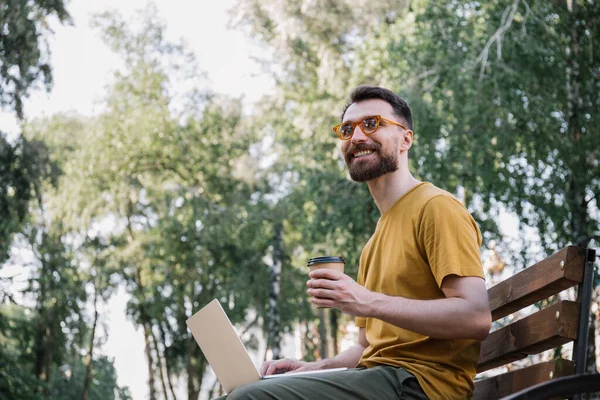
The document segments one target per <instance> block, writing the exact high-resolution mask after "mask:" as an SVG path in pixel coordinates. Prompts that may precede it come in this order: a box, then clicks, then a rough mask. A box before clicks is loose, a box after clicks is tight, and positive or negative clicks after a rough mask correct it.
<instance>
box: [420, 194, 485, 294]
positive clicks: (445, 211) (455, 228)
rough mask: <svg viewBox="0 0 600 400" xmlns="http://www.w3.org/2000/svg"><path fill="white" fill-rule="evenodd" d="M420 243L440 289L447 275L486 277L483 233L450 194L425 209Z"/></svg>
mask: <svg viewBox="0 0 600 400" xmlns="http://www.w3.org/2000/svg"><path fill="white" fill-rule="evenodd" d="M418 231H419V242H420V245H421V246H422V250H423V251H424V252H425V255H426V257H427V262H428V263H429V266H430V267H431V272H432V273H433V276H434V277H435V280H436V282H437V284H438V286H439V287H440V288H441V287H442V281H443V280H444V278H445V277H446V276H448V275H458V276H477V277H480V278H484V275H483V267H482V265H481V258H480V253H479V248H480V246H481V232H480V231H479V227H478V226H477V223H476V222H475V220H474V219H473V217H472V216H471V214H469V212H468V211H467V209H466V208H465V207H464V206H463V205H462V204H461V203H460V202H458V200H456V199H454V198H453V197H451V196H450V195H439V196H436V197H434V198H432V199H431V200H429V201H428V202H427V203H426V205H425V206H424V207H423V210H422V215H421V218H420V224H419V227H418Z"/></svg>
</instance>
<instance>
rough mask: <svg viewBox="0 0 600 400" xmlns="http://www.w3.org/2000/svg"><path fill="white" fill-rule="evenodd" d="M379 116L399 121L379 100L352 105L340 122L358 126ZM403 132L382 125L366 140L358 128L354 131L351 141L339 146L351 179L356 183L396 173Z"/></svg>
mask: <svg viewBox="0 0 600 400" xmlns="http://www.w3.org/2000/svg"><path fill="white" fill-rule="evenodd" d="M373 115H381V116H382V117H384V118H387V119H390V120H392V121H398V122H402V121H399V120H398V117H397V116H396V115H395V114H394V111H393V109H392V106H391V105H390V104H389V103H387V102H385V101H383V100H380V99H372V100H364V101H361V102H358V103H354V104H352V105H351V106H350V107H349V108H348V110H346V114H344V120H343V122H358V121H360V120H362V119H363V118H365V117H369V116H373ZM402 133H403V132H402V128H399V127H397V126H394V125H391V124H387V123H386V122H385V121H381V124H380V126H379V129H377V131H376V132H375V133H374V134H372V135H370V136H367V135H365V134H364V133H363V132H362V131H361V129H360V127H358V126H357V127H356V128H355V130H354V135H353V136H352V138H351V139H350V140H346V141H344V142H342V153H343V154H344V159H345V160H346V165H348V170H349V172H350V177H351V178H352V179H353V180H355V181H357V182H367V181H370V180H373V179H377V178H379V177H380V176H383V175H385V174H387V173H390V172H394V171H396V170H397V169H398V156H399V154H400V151H399V150H400V142H401V138H400V136H399V135H402Z"/></svg>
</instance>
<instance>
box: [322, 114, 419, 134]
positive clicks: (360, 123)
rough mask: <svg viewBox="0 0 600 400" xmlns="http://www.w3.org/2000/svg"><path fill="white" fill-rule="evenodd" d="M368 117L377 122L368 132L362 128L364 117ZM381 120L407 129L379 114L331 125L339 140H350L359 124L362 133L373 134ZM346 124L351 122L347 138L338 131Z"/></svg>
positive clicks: (406, 129) (405, 128)
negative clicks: (350, 133)
mask: <svg viewBox="0 0 600 400" xmlns="http://www.w3.org/2000/svg"><path fill="white" fill-rule="evenodd" d="M368 118H375V121H376V123H377V126H376V127H375V130H374V131H373V132H369V133H367V132H365V130H364V129H363V122H365V119H368ZM382 120H383V121H385V122H387V123H390V124H392V125H396V126H399V127H400V128H402V129H404V130H405V131H408V130H409V129H408V128H407V127H405V126H404V125H402V124H399V123H398V122H396V121H392V120H389V119H387V118H383V117H382V116H381V115H369V116H368V117H364V118H363V119H361V120H360V121H358V122H342V123H341V124H338V125H336V126H334V127H333V131H334V132H335V134H336V135H337V136H338V138H340V140H350V139H351V138H352V135H354V130H355V129H356V127H357V126H360V130H361V131H362V133H364V134H365V135H367V136H371V135H372V134H374V133H375V132H377V129H379V126H380V123H381V121H382ZM347 124H352V135H350V136H348V137H347V138H343V137H342V135H341V133H340V128H341V127H342V126H343V125H347Z"/></svg>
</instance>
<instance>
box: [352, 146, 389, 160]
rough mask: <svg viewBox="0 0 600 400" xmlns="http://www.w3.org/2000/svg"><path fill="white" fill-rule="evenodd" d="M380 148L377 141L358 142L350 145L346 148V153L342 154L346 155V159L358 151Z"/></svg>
mask: <svg viewBox="0 0 600 400" xmlns="http://www.w3.org/2000/svg"><path fill="white" fill-rule="evenodd" d="M380 148H381V145H380V144H377V143H369V144H367V143H358V144H354V145H351V146H350V147H348V149H346V154H345V155H344V156H345V157H346V159H349V158H352V154H354V153H356V152H359V151H365V150H373V151H378V150H379V149H380Z"/></svg>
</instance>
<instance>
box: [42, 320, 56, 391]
mask: <svg viewBox="0 0 600 400" xmlns="http://www.w3.org/2000/svg"><path fill="white" fill-rule="evenodd" d="M53 314H54V310H53V309H52V308H51V309H50V315H49V318H48V326H47V327H46V340H45V342H46V351H45V353H46V358H45V363H44V375H45V379H44V381H45V382H46V387H45V388H44V395H45V396H46V397H49V396H50V392H51V389H52V388H51V383H52V381H51V379H52V358H53V357H54V323H55V322H54V315H53Z"/></svg>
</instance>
